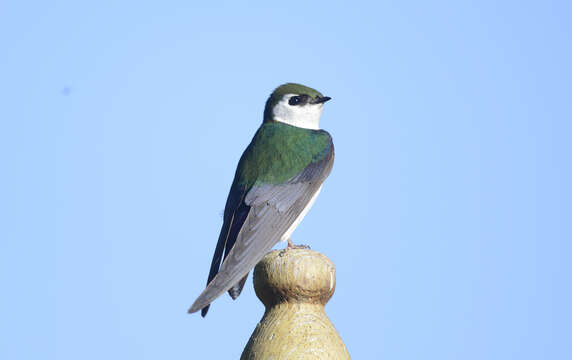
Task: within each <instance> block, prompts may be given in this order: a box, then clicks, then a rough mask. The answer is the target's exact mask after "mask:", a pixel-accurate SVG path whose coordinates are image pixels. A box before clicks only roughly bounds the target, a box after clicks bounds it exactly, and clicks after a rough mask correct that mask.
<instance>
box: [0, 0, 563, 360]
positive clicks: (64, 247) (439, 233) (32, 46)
mask: <svg viewBox="0 0 572 360" xmlns="http://www.w3.org/2000/svg"><path fill="white" fill-rule="evenodd" d="M571 10H572V8H571V5H570V2H566V1H482V0H481V1H431V2H427V1H375V2H373V1H372V2H362V1H352V2H339V1H328V2H322V1H281V2H271V1H264V2H240V3H239V2H230V1H228V2H213V3H209V2H206V1H203V2H193V1H179V2H173V1H162V2H156V3H155V4H150V3H149V2H141V1H137V2H121V4H118V3H117V2H107V1H98V2H92V4H88V3H87V2H77V1H73V2H72V1H69V2H61V1H35V2H34V1H21V2H6V3H4V4H3V5H1V6H0V44H1V56H0V79H1V83H0V99H1V100H0V103H1V106H0V120H1V127H0V156H1V158H0V160H1V164H2V180H1V182H2V184H3V185H2V187H1V188H2V189H1V190H0V196H1V198H0V199H1V200H0V201H1V204H2V206H1V214H0V215H1V216H0V219H1V220H0V222H1V223H2V225H1V227H0V239H1V240H0V241H1V242H0V244H1V245H0V246H1V248H0V272H1V274H2V275H1V276H2V279H1V284H2V296H1V300H0V302H1V306H0V308H1V310H0V311H1V312H2V321H1V324H2V325H1V334H0V358H2V359H206V358H212V359H236V358H238V357H239V355H240V353H241V352H242V349H243V348H244V345H245V344H246V342H247V340H248V338H249V337H250V335H251V333H252V331H253V329H254V327H255V325H256V323H257V322H258V321H259V319H260V317H261V316H262V313H263V307H262V304H261V303H260V302H259V301H258V299H257V298H256V296H255V294H254V291H253V289H252V281H251V278H250V279H249V281H248V282H247V286H246V288H245V291H244V292H243V294H242V295H241V296H240V298H239V299H238V300H237V301H234V302H233V301H232V300H231V299H230V298H229V297H228V296H226V295H225V296H223V297H221V298H219V299H218V300H217V301H216V302H215V303H214V304H213V306H212V308H211V311H210V312H209V314H208V316H207V317H206V318H205V319H203V318H201V317H200V316H199V315H197V314H193V315H188V314H187V313H186V311H187V308H188V307H189V306H190V304H191V303H192V302H193V301H194V300H195V298H196V296H197V295H198V294H199V293H200V292H201V291H202V289H203V287H204V285H205V284H204V283H205V280H206V276H207V271H208V267H209V265H210V261H211V256H212V252H213V249H214V246H215V243H216V239H217V236H218V232H219V229H220V225H221V222H222V218H221V214H222V211H223V208H224V202H225V199H226V196H227V193H228V190H229V187H230V184H231V181H232V177H233V175H234V170H235V166H236V163H237V161H238V159H239V157H240V155H241V153H242V151H243V149H244V148H245V146H246V145H247V144H248V143H249V141H250V139H251V137H252V135H253V134H254V132H255V130H256V129H257V127H258V126H259V124H260V123H261V121H262V111H263V106H264V102H265V100H266V98H267V96H268V95H269V94H270V92H271V91H272V90H273V89H274V88H275V87H276V86H278V85H280V84H281V83H284V82H290V81H293V82H301V83H304V84H306V85H309V86H311V87H315V88H317V89H318V90H320V91H321V92H323V93H324V94H325V95H328V96H331V97H332V98H333V100H332V101H330V102H328V103H327V104H326V106H325V111H324V114H323V117H322V122H321V125H322V127H323V128H324V129H326V130H328V131H329V132H330V133H331V134H332V136H333V138H334V142H335V145H336V162H335V165H334V169H333V171H332V174H331V176H330V178H329V179H328V180H327V182H326V184H325V186H324V188H323V191H322V193H321V195H320V197H319V198H318V201H317V202H316V205H315V206H314V208H313V209H312V211H311V212H310V213H309V214H308V216H307V217H306V219H305V220H304V222H303V223H302V225H301V226H300V227H299V228H298V230H297V231H296V232H295V233H294V235H293V240H294V241H295V242H298V243H307V244H310V245H311V246H312V248H313V249H315V250H318V251H320V252H323V253H324V254H326V255H327V256H329V257H330V258H331V259H332V260H333V261H334V263H335V264H336V267H337V274H338V277H337V281H338V283H337V289H336V293H335V294H334V297H333V298H332V300H331V301H330V303H329V304H328V305H327V307H326V311H327V313H328V315H329V316H330V318H331V319H332V321H333V323H334V324H335V326H336V327H337V329H338V330H339V333H340V335H341V336H342V338H343V340H344V341H345V343H346V345H347V347H348V349H349V352H350V354H351V355H352V356H353V358H355V359H400V360H403V359H439V360H443V359H465V360H469V359H521V360H524V359H551V360H557V359H570V358H572V342H571V341H570V340H571V336H572V335H571V334H572V325H571V324H572V311H571V306H570V304H572V290H571V275H572V266H571V265H570V258H571V254H572V251H571V250H572V249H571V240H572V230H571V222H572V206H571V202H572V196H571V195H572V194H571V190H570V185H571V183H572V176H571V175H572V170H571V168H572V166H571V155H572V145H571V144H570V142H571V141H572V139H571V138H572V70H571V67H572V46H571V44H572V43H571V39H572V25H571V24H572V22H571V17H572V11H571ZM280 246H282V245H280Z"/></svg>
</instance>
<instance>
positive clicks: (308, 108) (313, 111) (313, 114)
mask: <svg viewBox="0 0 572 360" xmlns="http://www.w3.org/2000/svg"><path fill="white" fill-rule="evenodd" d="M292 96H296V95H295V94H287V95H284V97H283V98H282V100H280V101H279V102H278V104H276V105H275V106H274V109H273V110H272V113H273V115H274V120H276V121H280V122H283V123H286V124H289V125H293V126H297V127H301V128H304V129H313V130H318V129H319V123H320V116H322V110H323V104H309V103H308V104H305V105H301V106H300V105H290V104H288V101H289V100H290V98H291V97H292Z"/></svg>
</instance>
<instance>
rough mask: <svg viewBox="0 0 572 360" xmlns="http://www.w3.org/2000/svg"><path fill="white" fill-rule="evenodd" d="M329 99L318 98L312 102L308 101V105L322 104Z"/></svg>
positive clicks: (324, 97) (325, 97) (326, 97)
mask: <svg viewBox="0 0 572 360" xmlns="http://www.w3.org/2000/svg"><path fill="white" fill-rule="evenodd" d="M330 99H331V97H329V96H318V97H316V98H315V99H314V100H312V101H310V104H323V103H325V102H326V101H328V100H330Z"/></svg>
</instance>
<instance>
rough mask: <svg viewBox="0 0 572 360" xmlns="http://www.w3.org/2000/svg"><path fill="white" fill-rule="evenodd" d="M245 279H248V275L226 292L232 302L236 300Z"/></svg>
mask: <svg viewBox="0 0 572 360" xmlns="http://www.w3.org/2000/svg"><path fill="white" fill-rule="evenodd" d="M246 278H248V274H246V275H245V276H244V277H243V278H242V279H240V281H239V282H237V283H236V284H234V286H233V287H231V288H230V289H229V290H228V294H229V295H230V297H231V298H232V300H236V298H237V297H238V296H239V295H240V293H241V292H242V288H243V287H244V283H245V282H246Z"/></svg>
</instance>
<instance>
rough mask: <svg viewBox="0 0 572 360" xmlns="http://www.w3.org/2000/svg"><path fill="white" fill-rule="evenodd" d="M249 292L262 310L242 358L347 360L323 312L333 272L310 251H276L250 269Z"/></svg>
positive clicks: (326, 261) (330, 265)
mask: <svg viewBox="0 0 572 360" xmlns="http://www.w3.org/2000/svg"><path fill="white" fill-rule="evenodd" d="M253 277H254V289H255V291H256V295H257V296H258V298H259V299H260V300H261V301H262V303H263V304H264V306H265V307H266V311H265V312H264V316H263V317H262V320H260V322H259V323H258V325H257V326H256V329H255V330H254V332H253V334H252V336H251V337H250V340H249V341H248V344H247V345H246V348H245V349H244V351H243V353H242V356H241V359H242V360H254V359H265V360H266V359H276V360H277V359H292V360H294V359H296V360H300V359H330V360H337V359H349V358H350V355H349V353H348V351H347V349H346V346H345V345H344V343H343V341H342V339H341V338H340V336H339V335H338V332H337V331H336V329H335V328H334V326H333V325H332V323H331V322H330V319H329V318H328V316H327V315H326V313H325V311H324V305H325V304H326V302H328V300H330V298H331V297H332V295H333V294H334V289H335V287H336V269H335V268H334V264H333V263H332V262H331V261H330V259H328V258H327V257H326V256H324V255H322V254H320V253H318V252H316V251H312V250H309V249H298V248H294V249H285V250H276V251H272V252H270V253H269V254H268V255H266V256H265V257H264V258H263V259H262V261H260V263H258V265H256V267H255V268H254V276H253Z"/></svg>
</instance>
